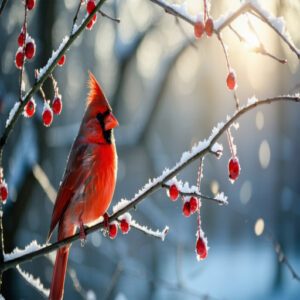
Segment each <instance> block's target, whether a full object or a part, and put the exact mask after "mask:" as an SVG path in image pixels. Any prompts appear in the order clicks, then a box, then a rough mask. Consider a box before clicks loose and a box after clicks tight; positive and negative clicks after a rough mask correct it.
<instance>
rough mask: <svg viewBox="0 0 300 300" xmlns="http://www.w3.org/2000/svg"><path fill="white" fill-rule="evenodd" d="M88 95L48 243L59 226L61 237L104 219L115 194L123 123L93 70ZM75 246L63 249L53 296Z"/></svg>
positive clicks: (52, 299)
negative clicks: (116, 134) (119, 133)
mask: <svg viewBox="0 0 300 300" xmlns="http://www.w3.org/2000/svg"><path fill="white" fill-rule="evenodd" d="M88 86H89V93H88V96H87V100H86V109H85V113H84V115H83V119H82V122H81V125H80V128H79V132H78V135H77V137H76V139H75V141H74V143H73V145H72V148H71V150H70V154H69V156H68V161H67V165H66V169H65V172H64V175H63V178H62V181H61V183H60V187H59V190H58V193H57V197H56V201H55V204H54V209H53V213H52V218H51V224H50V230H49V234H48V239H47V241H48V242H49V240H50V238H51V235H52V233H53V231H54V229H55V227H56V226H57V225H58V237H57V239H58V241H61V240H63V239H65V238H67V237H69V236H72V235H74V234H75V232H76V229H77V228H79V232H80V238H81V239H85V228H84V226H90V225H92V224H93V223H95V222H97V221H99V219H100V218H101V216H103V215H104V214H105V213H106V211H107V209H108V207H109V205H110V203H111V201H112V198H113V194H114V190H115V186H116V178H117V168H118V165H117V164H118V157H117V150H116V144H115V139H114V134H113V130H114V128H116V127H117V126H118V125H119V123H118V121H117V119H116V117H115V116H114V115H113V113H112V108H111V106H110V105H109V102H108V100H107V99H106V97H105V95H104V93H103V91H102V89H101V87H100V85H99V83H98V82H97V80H96V78H95V76H94V75H93V74H92V73H91V72H89V81H88ZM69 250H70V245H67V246H63V247H62V248H60V249H58V251H57V254H56V259H55V264H54V269H53V275H52V282H51V288H50V294H49V299H50V300H59V299H62V298H63V294H64V282H65V275H66V269H67V263H68V256H69Z"/></svg>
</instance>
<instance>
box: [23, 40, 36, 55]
mask: <svg viewBox="0 0 300 300" xmlns="http://www.w3.org/2000/svg"><path fill="white" fill-rule="evenodd" d="M34 55H35V42H34V40H33V39H30V40H29V41H28V42H26V46H25V56H26V58H28V59H32V58H33V57H34Z"/></svg>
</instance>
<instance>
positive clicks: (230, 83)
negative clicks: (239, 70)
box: [226, 71, 236, 90]
mask: <svg viewBox="0 0 300 300" xmlns="http://www.w3.org/2000/svg"><path fill="white" fill-rule="evenodd" d="M226 83H227V87H228V88H229V89H230V90H234V89H235V88H236V76H235V72H234V71H230V72H229V74H228V76H227V79H226Z"/></svg>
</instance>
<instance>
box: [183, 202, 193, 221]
mask: <svg viewBox="0 0 300 300" xmlns="http://www.w3.org/2000/svg"><path fill="white" fill-rule="evenodd" d="M182 213H183V215H184V216H185V217H189V216H190V215H191V206H190V202H189V201H186V202H184V204H183V207H182Z"/></svg>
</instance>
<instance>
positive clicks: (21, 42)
mask: <svg viewBox="0 0 300 300" xmlns="http://www.w3.org/2000/svg"><path fill="white" fill-rule="evenodd" d="M24 43H25V32H24V31H23V30H22V31H21V32H20V34H19V36H18V45H19V46H20V47H22V46H24Z"/></svg>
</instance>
